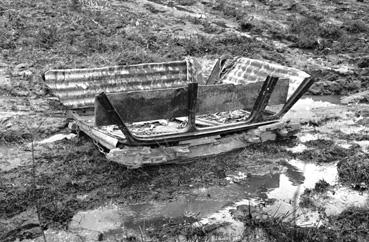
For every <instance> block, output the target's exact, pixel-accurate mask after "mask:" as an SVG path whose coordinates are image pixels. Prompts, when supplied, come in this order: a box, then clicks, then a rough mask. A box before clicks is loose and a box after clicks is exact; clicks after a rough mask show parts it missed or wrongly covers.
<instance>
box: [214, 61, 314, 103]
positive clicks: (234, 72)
mask: <svg viewBox="0 0 369 242" xmlns="http://www.w3.org/2000/svg"><path fill="white" fill-rule="evenodd" d="M267 76H276V77H278V78H279V79H285V80H289V86H290V88H289V90H288V96H290V95H291V94H292V93H293V92H294V91H295V90H296V88H297V87H298V85H299V84H300V83H301V82H302V81H303V80H304V79H305V78H307V77H309V76H310V75H309V74H307V73H306V72H303V71H301V70H298V69H295V68H291V67H286V66H282V65H279V64H275V63H270V62H267V61H261V60H255V59H249V58H245V57H238V58H236V59H235V61H234V63H233V65H232V67H231V68H230V71H228V72H227V73H226V74H225V75H223V76H222V77H221V80H220V82H221V83H229V84H246V83H252V82H262V81H264V80H265V79H266V77H267Z"/></svg>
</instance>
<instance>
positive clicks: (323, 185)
mask: <svg viewBox="0 0 369 242" xmlns="http://www.w3.org/2000/svg"><path fill="white" fill-rule="evenodd" d="M329 186H330V184H329V183H328V182H326V181H325V180H324V179H321V180H319V181H318V182H317V183H316V184H315V187H314V191H315V192H317V193H324V192H326V191H327V190H328V188H329Z"/></svg>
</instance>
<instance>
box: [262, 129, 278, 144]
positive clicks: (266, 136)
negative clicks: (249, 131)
mask: <svg viewBox="0 0 369 242" xmlns="http://www.w3.org/2000/svg"><path fill="white" fill-rule="evenodd" d="M276 138H277V135H276V134H275V133H272V132H270V131H267V132H265V133H262V134H261V136H260V139H261V142H266V141H269V140H275V139H276Z"/></svg>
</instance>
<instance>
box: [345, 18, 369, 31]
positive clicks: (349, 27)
mask: <svg viewBox="0 0 369 242" xmlns="http://www.w3.org/2000/svg"><path fill="white" fill-rule="evenodd" d="M343 27H344V28H345V30H346V31H347V32H349V33H354V34H357V33H367V32H369V25H368V24H367V23H365V22H363V21H361V20H351V21H347V22H345V23H344V25H343Z"/></svg>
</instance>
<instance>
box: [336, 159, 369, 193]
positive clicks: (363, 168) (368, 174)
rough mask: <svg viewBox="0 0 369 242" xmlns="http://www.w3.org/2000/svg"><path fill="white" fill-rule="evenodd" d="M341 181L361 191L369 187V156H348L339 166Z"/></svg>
mask: <svg viewBox="0 0 369 242" xmlns="http://www.w3.org/2000/svg"><path fill="white" fill-rule="evenodd" d="M337 169H338V176H339V179H340V180H341V181H342V182H344V183H347V184H350V185H352V186H353V187H354V188H356V189H359V190H365V189H368V186H369V156H368V155H367V154H357V155H353V156H348V157H347V158H346V159H343V160H342V161H340V162H339V163H338V165H337Z"/></svg>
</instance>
